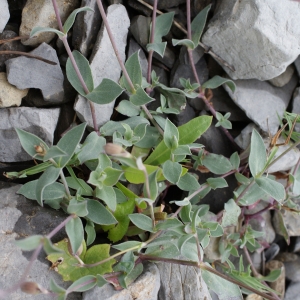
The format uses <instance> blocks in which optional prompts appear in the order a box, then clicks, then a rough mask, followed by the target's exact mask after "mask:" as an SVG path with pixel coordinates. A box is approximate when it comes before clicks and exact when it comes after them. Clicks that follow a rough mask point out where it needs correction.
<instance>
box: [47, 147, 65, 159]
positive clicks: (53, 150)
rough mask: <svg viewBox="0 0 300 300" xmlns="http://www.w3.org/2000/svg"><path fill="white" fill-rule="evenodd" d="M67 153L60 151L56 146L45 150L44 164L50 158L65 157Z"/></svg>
mask: <svg viewBox="0 0 300 300" xmlns="http://www.w3.org/2000/svg"><path fill="white" fill-rule="evenodd" d="M66 155H67V153H66V152H65V151H63V150H61V149H60V148H59V147H58V146H52V147H51V148H50V149H48V150H47V153H46V154H45V156H44V159H43V160H44V162H45V161H47V160H49V159H50V158H54V157H61V156H66Z"/></svg>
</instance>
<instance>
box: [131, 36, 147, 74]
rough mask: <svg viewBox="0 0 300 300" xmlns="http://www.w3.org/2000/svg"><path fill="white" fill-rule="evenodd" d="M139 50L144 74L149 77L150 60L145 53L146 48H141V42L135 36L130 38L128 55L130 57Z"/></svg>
mask: <svg viewBox="0 0 300 300" xmlns="http://www.w3.org/2000/svg"><path fill="white" fill-rule="evenodd" d="M137 51H140V52H139V59H140V64H141V68H142V74H143V76H144V77H145V78H147V71H148V60H147V57H146V55H145V53H144V50H143V49H141V47H140V46H139V44H138V43H137V42H136V41H135V40H134V39H133V38H131V39H129V43H128V54H127V57H130V56H131V55H132V54H133V53H135V52H137Z"/></svg>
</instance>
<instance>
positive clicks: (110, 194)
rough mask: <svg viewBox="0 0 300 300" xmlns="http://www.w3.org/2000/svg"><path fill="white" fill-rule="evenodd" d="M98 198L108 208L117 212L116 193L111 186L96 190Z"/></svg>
mask: <svg viewBox="0 0 300 300" xmlns="http://www.w3.org/2000/svg"><path fill="white" fill-rule="evenodd" d="M96 197H97V198H99V199H101V200H102V201H104V202H105V204H106V205H107V206H108V208H109V209H110V210H112V211H115V210H116V208H117V199H116V193H115V191H114V189H113V187H111V186H105V185H104V186H103V187H102V189H99V188H98V187H97V188H96Z"/></svg>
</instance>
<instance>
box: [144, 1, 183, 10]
mask: <svg viewBox="0 0 300 300" xmlns="http://www.w3.org/2000/svg"><path fill="white" fill-rule="evenodd" d="M145 2H147V3H149V4H150V5H152V6H153V3H154V1H153V0H145ZM182 3H185V0H159V1H158V2H157V8H158V9H166V8H170V7H175V6H178V5H179V4H182Z"/></svg>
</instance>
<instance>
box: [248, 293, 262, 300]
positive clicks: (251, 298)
mask: <svg viewBox="0 0 300 300" xmlns="http://www.w3.org/2000/svg"><path fill="white" fill-rule="evenodd" d="M263 299H264V298H263V297H262V296H259V295H257V294H250V295H248V296H247V297H246V299H245V300H263Z"/></svg>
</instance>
